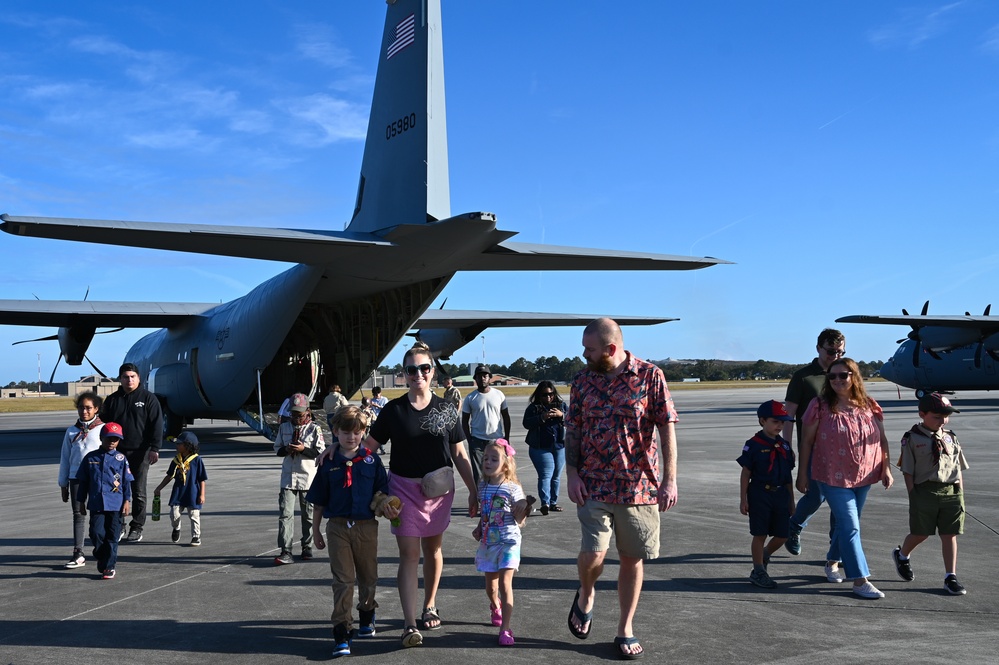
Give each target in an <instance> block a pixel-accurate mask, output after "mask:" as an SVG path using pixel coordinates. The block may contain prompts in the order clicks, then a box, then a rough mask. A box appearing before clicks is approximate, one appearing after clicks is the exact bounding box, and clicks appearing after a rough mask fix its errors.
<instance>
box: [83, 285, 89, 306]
mask: <svg viewBox="0 0 999 665" xmlns="http://www.w3.org/2000/svg"><path fill="white" fill-rule="evenodd" d="M89 295H90V285H89V284H88V285H87V292H86V293H84V294H83V302H87V296H89Z"/></svg>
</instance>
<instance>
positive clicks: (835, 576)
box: [825, 563, 846, 584]
mask: <svg viewBox="0 0 999 665" xmlns="http://www.w3.org/2000/svg"><path fill="white" fill-rule="evenodd" d="M825 570H826V579H827V580H829V581H830V582H835V583H836V584H839V583H840V582H844V581H846V573H844V572H843V569H842V568H840V566H839V564H833V565H829V564H828V563H827V564H826V566H825Z"/></svg>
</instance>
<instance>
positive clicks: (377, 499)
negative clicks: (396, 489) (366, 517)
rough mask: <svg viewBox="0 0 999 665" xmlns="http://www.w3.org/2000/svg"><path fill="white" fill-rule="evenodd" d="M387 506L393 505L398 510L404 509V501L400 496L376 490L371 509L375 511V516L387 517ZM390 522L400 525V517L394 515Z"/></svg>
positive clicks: (393, 524)
mask: <svg viewBox="0 0 999 665" xmlns="http://www.w3.org/2000/svg"><path fill="white" fill-rule="evenodd" d="M385 506H392V507H393V508H395V509H396V510H402V501H400V500H399V497H397V496H393V495H389V494H385V492H375V496H374V498H373V499H371V510H373V511H375V517H385ZM389 522H390V523H391V524H392V526H395V527H397V526H399V518H398V517H394V518H392V519H391V520H389Z"/></svg>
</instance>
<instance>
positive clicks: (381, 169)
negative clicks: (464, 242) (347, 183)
mask: <svg viewBox="0 0 999 665" xmlns="http://www.w3.org/2000/svg"><path fill="white" fill-rule="evenodd" d="M440 19H441V11H440V0H396V1H395V2H391V3H387V10H386V13H385V31H384V33H383V34H382V46H381V51H380V52H379V56H378V74H377V76H376V78H375V92H374V96H373V98H372V102H371V116H370V118H369V119H368V135H367V140H366V142H365V144H364V158H363V160H362V163H361V178H360V182H359V183H358V186H357V202H356V204H355V207H354V215H353V217H352V218H351V221H350V225H349V226H348V229H349V230H350V231H358V232H377V231H380V230H382V229H386V228H389V227H392V226H396V225H399V224H422V223H425V222H427V221H434V220H438V219H446V218H448V217H450V216H451V203H450V191H449V184H448V166H447V125H446V120H445V116H446V114H445V107H444V54H443V44H442V40H441V20H440Z"/></svg>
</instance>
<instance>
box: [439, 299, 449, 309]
mask: <svg viewBox="0 0 999 665" xmlns="http://www.w3.org/2000/svg"><path fill="white" fill-rule="evenodd" d="M446 304H447V298H445V299H444V302H442V303H441V306H440V307H438V309H444V305H446Z"/></svg>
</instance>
